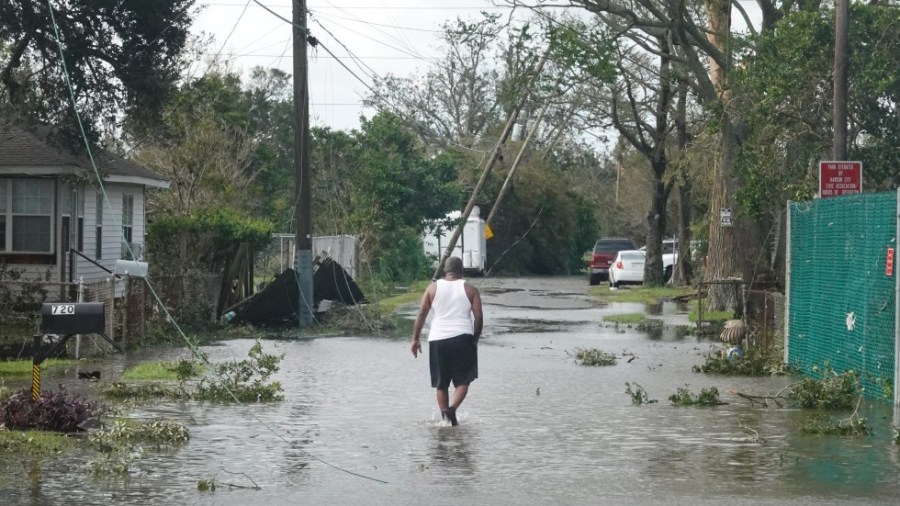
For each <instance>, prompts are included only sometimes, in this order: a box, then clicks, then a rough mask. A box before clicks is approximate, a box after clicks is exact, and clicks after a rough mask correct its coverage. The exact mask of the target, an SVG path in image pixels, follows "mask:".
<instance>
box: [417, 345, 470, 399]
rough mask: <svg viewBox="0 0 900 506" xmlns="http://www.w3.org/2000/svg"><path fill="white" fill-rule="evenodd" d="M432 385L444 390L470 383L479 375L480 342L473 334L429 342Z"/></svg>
mask: <svg viewBox="0 0 900 506" xmlns="http://www.w3.org/2000/svg"><path fill="white" fill-rule="evenodd" d="M428 363H429V365H430V366H431V386H432V387H434V388H440V389H442V390H444V389H447V388H449V387H450V382H451V381H452V382H453V386H454V387H458V386H460V385H468V384H469V383H471V382H472V380H474V379H475V378H477V377H478V342H477V341H476V340H475V336H473V335H472V334H461V335H458V336H456V337H451V338H449V339H440V340H438V341H429V342H428Z"/></svg>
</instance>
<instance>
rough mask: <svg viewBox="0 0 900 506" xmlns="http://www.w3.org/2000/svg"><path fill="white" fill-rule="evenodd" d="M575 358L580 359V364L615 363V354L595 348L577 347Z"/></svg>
mask: <svg viewBox="0 0 900 506" xmlns="http://www.w3.org/2000/svg"><path fill="white" fill-rule="evenodd" d="M575 360H579V361H581V365H616V356H615V355H613V354H612V353H607V352H605V351H603V350H600V349H597V348H578V349H577V350H576V351H575Z"/></svg>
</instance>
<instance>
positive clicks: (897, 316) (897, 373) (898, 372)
mask: <svg viewBox="0 0 900 506" xmlns="http://www.w3.org/2000/svg"><path fill="white" fill-rule="evenodd" d="M895 212H896V213H897V225H896V227H897V228H896V231H895V232H894V246H895V248H896V247H897V246H898V243H897V241H898V240H900V188H898V189H897V209H895ZM895 251H896V250H895ZM895 258H896V257H895ZM896 271H897V269H896V268H895V269H894V425H895V426H898V425H900V423H898V422H900V420H898V418H900V417H898V415H897V408H898V406H900V275H898V273H897V272H896Z"/></svg>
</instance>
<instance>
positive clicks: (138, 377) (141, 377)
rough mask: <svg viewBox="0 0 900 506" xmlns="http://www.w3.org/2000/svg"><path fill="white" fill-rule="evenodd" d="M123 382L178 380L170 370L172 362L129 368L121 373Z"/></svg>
mask: <svg viewBox="0 0 900 506" xmlns="http://www.w3.org/2000/svg"><path fill="white" fill-rule="evenodd" d="M122 379H123V380H129V381H145V380H163V381H165V380H171V381H175V380H177V379H178V375H177V374H175V371H174V370H172V362H144V363H142V364H138V365H136V366H134V367H129V368H128V369H126V370H125V372H124V373H122Z"/></svg>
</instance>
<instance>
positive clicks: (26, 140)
mask: <svg viewBox="0 0 900 506" xmlns="http://www.w3.org/2000/svg"><path fill="white" fill-rule="evenodd" d="M61 144H62V143H61V142H60V136H59V135H58V133H57V132H55V131H54V130H53V129H52V128H50V127H46V126H37V127H30V128H25V127H22V126H20V125H14V124H9V123H2V122H0V174H26V175H33V174H42V175H57V174H72V173H75V172H77V171H79V170H81V171H86V172H87V173H88V174H92V173H93V171H94V169H93V167H92V166H91V161H90V159H89V158H88V157H87V156H86V155H82V154H78V153H83V152H84V148H83V146H82V147H81V149H77V150H76V149H65V148H63V147H61ZM92 154H93V157H94V162H95V163H96V164H97V169H98V170H99V171H100V173H101V174H103V176H104V179H105V180H106V181H108V182H119V183H135V184H143V185H146V186H156V187H161V188H168V187H169V181H168V180H167V179H166V178H164V177H162V176H160V175H159V174H156V173H155V172H153V171H151V170H149V169H147V168H146V167H143V166H142V165H140V164H137V163H135V162H132V161H131V160H128V159H126V158H123V157H120V156H115V155H113V154H112V153H109V152H108V151H106V150H103V149H99V148H94V149H92Z"/></svg>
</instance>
